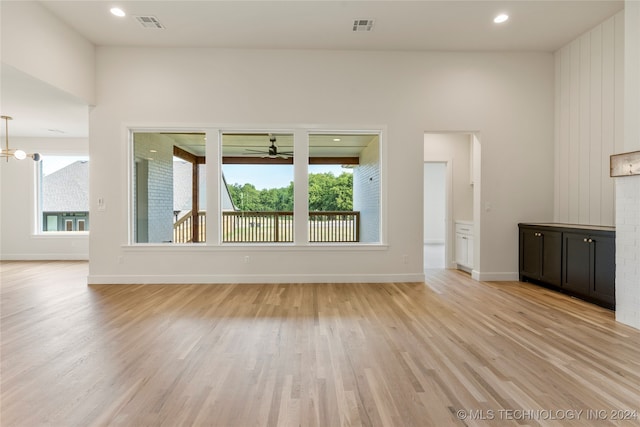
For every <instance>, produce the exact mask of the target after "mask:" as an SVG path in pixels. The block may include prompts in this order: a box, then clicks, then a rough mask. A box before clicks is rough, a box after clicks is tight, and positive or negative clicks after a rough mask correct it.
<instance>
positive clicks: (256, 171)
mask: <svg viewBox="0 0 640 427" xmlns="http://www.w3.org/2000/svg"><path fill="white" fill-rule="evenodd" d="M222 171H223V172H224V178H225V179H226V180H227V184H228V185H232V184H240V185H244V184H247V183H249V184H253V185H254V186H255V187H256V188H257V189H258V190H262V189H263V188H282V187H287V186H288V185H289V183H290V182H291V181H293V165H223V167H222ZM351 171H352V169H343V168H342V167H341V166H340V165H309V173H323V172H333V174H334V175H336V176H338V175H340V174H341V173H342V172H349V173H350V172H351Z"/></svg>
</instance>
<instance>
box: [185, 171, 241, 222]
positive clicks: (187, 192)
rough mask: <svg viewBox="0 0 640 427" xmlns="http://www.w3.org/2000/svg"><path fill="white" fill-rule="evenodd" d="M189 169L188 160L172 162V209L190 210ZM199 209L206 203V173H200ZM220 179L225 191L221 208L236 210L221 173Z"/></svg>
mask: <svg viewBox="0 0 640 427" xmlns="http://www.w3.org/2000/svg"><path fill="white" fill-rule="evenodd" d="M191 169H192V165H191V163H189V162H185V161H183V160H180V161H178V160H175V161H174V162H173V177H174V179H173V210H174V211H180V212H187V211H190V210H191ZM199 180H200V189H201V191H200V200H199V204H200V209H202V208H203V207H204V206H205V205H206V200H207V198H206V192H205V191H204V190H203V189H205V188H206V182H205V181H206V174H205V173H203V172H201V173H200V177H199ZM222 181H223V182H224V188H225V190H226V191H224V192H223V193H222V210H223V211H233V210H236V208H235V206H233V202H232V201H231V194H230V193H229V187H228V186H227V182H226V181H225V179H224V174H223V175H222Z"/></svg>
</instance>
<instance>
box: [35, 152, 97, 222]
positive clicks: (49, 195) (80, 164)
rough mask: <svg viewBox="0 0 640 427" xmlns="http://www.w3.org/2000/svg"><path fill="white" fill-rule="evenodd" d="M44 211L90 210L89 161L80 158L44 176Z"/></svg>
mask: <svg viewBox="0 0 640 427" xmlns="http://www.w3.org/2000/svg"><path fill="white" fill-rule="evenodd" d="M41 193H42V211H43V212H89V162H88V161H86V160H78V161H76V162H74V163H71V164H70V165H69V166H65V167H64V168H62V169H59V170H57V171H55V172H53V173H51V174H49V175H47V176H44V177H42V192H41Z"/></svg>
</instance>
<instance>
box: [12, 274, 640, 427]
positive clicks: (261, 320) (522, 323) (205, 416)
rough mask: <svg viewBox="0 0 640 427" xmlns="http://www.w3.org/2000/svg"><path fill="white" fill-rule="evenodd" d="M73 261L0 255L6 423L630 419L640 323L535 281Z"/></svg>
mask: <svg viewBox="0 0 640 427" xmlns="http://www.w3.org/2000/svg"><path fill="white" fill-rule="evenodd" d="M86 276H87V264H86V263H85V262H2V263H0V279H1V287H0V298H1V301H0V321H1V324H0V339H1V344H2V348H1V354H0V376H1V378H0V380H1V384H0V385H1V396H0V425H2V426H3V427H4V426H17V427H23V426H24V427H32V426H45V425H46V426H61V427H67V426H69V427H71V426H135V427H137V426H147V425H148V426H228V427H233V426H242V427H244V426H313V427H316V426H317V427H325V426H330V427H333V426H403V427H405V426H421V427H422V426H449V425H451V426H486V425H491V426H503V425H504V426H510V425H513V426H516V425H519V426H522V425H531V426H556V425H557V426H574V425H575V426H583V425H598V426H600V425H619V426H638V425H640V419H639V418H640V414H638V411H640V331H638V330H636V329H633V328H630V327H627V326H625V325H622V324H620V323H617V322H615V319H614V314H613V313H612V312H611V311H609V310H606V309H603V308H600V307H597V306H594V305H591V304H589V303H586V302H584V301H580V300H576V299H573V298H570V297H567V296H565V295H561V294H558V293H556V292H553V291H551V290H548V289H544V288H540V287H537V286H534V285H530V284H526V283H519V282H476V281H473V280H471V279H470V278H469V276H468V275H467V274H465V273H462V272H458V271H451V270H433V271H429V272H428V273H427V280H426V283H385V284H381V283H354V284H228V285H92V286H87V285H86ZM624 411H627V412H624ZM561 415H563V416H564V418H560V416H561ZM616 415H622V416H625V417H626V418H627V419H624V420H615V419H613V417H614V416H616Z"/></svg>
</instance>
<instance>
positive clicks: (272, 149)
mask: <svg viewBox="0 0 640 427" xmlns="http://www.w3.org/2000/svg"><path fill="white" fill-rule="evenodd" d="M269 142H271V145H270V146H269V147H267V150H253V149H251V148H245V151H246V152H247V153H258V154H263V156H262V157H269V158H271V159H275V158H280V159H288V158H289V157H291V156H293V151H278V146H277V145H276V137H275V135H273V134H269Z"/></svg>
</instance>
